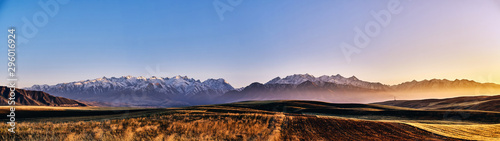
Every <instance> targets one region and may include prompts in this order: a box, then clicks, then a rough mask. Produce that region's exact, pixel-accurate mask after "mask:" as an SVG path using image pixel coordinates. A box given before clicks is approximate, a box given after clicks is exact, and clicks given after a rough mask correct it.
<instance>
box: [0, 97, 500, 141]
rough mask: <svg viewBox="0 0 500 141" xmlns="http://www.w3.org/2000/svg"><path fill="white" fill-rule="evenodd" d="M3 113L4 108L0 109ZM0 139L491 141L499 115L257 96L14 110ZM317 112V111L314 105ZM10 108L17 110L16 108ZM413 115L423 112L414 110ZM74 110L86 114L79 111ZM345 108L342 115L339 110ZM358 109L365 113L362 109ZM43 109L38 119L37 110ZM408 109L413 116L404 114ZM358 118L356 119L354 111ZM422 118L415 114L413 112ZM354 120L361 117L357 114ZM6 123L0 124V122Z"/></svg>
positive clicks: (496, 134) (1, 131)
mask: <svg viewBox="0 0 500 141" xmlns="http://www.w3.org/2000/svg"><path fill="white" fill-rule="evenodd" d="M0 109H1V111H2V112H6V111H5V110H6V109H5V108H4V107H0ZM18 109H19V110H20V111H19V112H21V113H22V112H26V113H25V114H27V113H28V112H29V113H33V114H30V116H27V117H25V118H21V116H17V115H16V117H19V120H18V123H17V129H16V134H15V135H12V134H9V133H8V132H7V130H0V140H125V141H126V140H498V138H500V137H499V136H500V133H499V132H500V131H499V124H498V123H494V122H495V121H496V120H498V118H497V117H498V113H494V112H493V113H491V112H481V111H474V112H472V113H471V117H474V116H475V115H480V116H485V117H482V118H471V119H470V120H463V121H446V120H443V119H442V115H441V118H438V116H428V115H432V114H440V113H441V112H442V111H425V110H416V109H411V108H399V107H393V106H380V105H374V104H368V105H364V104H331V103H323V102H315V101H259V102H240V103H232V104H220V105H206V106H194V107H185V108H165V109H158V108H100V107H77V108H71V107H64V108H59V107H31V106H25V107H19V108H18ZM321 109H322V110H321ZM16 112H17V111H16ZM413 112H417V113H420V112H429V113H428V114H415V113H413ZM79 113H85V115H81V114H79ZM339 113H344V114H339ZM363 113H364V114H363ZM43 114H50V115H47V116H41V117H38V115H43ZM401 114H413V115H412V116H416V117H412V118H408V117H409V116H408V115H401ZM360 115H363V116H360ZM418 116H422V117H418ZM358 117H361V118H358ZM0 125H1V126H2V127H7V125H6V124H5V122H2V123H0Z"/></svg>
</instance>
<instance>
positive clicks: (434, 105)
mask: <svg viewBox="0 0 500 141" xmlns="http://www.w3.org/2000/svg"><path fill="white" fill-rule="evenodd" d="M374 104H380V105H390V106H398V107H408V108H419V109H426V110H456V109H461V110H483V111H497V112H500V95H497V96H465V97H454V98H444V99H423V100H393V101H385V102H378V103H374Z"/></svg>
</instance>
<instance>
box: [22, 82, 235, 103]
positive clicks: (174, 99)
mask: <svg viewBox="0 0 500 141" xmlns="http://www.w3.org/2000/svg"><path fill="white" fill-rule="evenodd" d="M27 89H29V90H37V91H44V92H49V93H51V94H53V95H57V96H63V97H68V98H72V99H78V100H86V101H101V102H108V103H109V102H111V103H116V104H117V105H116V106H121V105H120V104H127V105H128V104H129V103H134V104H132V105H140V106H158V105H160V106H186V105H190V104H189V103H190V102H192V101H193V100H196V101H198V99H203V98H209V97H216V96H218V95H221V94H223V93H225V92H227V91H230V90H233V89H234V88H233V87H232V86H231V85H230V84H229V83H227V82H226V81H225V80H224V79H207V80H205V81H203V82H201V81H200V80H195V79H193V78H189V77H187V76H179V75H178V76H174V77H171V78H168V77H154V76H153V77H150V78H145V77H133V76H122V77H119V78H117V77H111V78H107V77H102V78H97V79H93V80H84V81H75V82H70V83H60V84H56V85H52V86H49V85H34V86H32V87H29V88H27ZM201 97H203V98H201ZM186 101H187V102H186Z"/></svg>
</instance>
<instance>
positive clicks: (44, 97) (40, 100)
mask: <svg viewBox="0 0 500 141" xmlns="http://www.w3.org/2000/svg"><path fill="white" fill-rule="evenodd" d="M0 93H1V94H2V96H1V97H0V105H9V104H8V101H9V99H8V98H9V97H10V96H9V94H10V88H7V87H5V86H0ZM15 94H16V96H15V98H16V99H15V100H14V101H15V102H16V105H17V106H19V105H29V106H87V104H84V103H82V102H79V101H75V100H71V99H67V98H64V97H57V96H52V95H50V94H47V93H45V92H42V91H29V90H23V89H16V91H15Z"/></svg>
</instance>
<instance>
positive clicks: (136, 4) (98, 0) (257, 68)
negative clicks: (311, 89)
mask: <svg viewBox="0 0 500 141" xmlns="http://www.w3.org/2000/svg"><path fill="white" fill-rule="evenodd" d="M41 1H46V0H41ZM38 2H39V1H38V0H26V1H19V0H1V1H0V27H2V28H3V30H7V29H8V27H11V26H13V27H16V28H17V29H18V30H17V31H18V32H17V34H18V36H25V35H23V31H21V30H22V26H23V25H24V24H25V23H24V22H23V21H22V18H23V17H25V18H26V19H28V20H30V21H32V17H33V15H34V14H35V13H37V12H40V11H43V9H42V8H41V7H40V6H39V5H38ZM212 2H213V0H196V1H195V0H189V1H187V0H165V1H160V0H156V1H148V3H146V2H144V1H138V0H85V1H83V0H82V1H80V0H78V1H76V0H73V1H70V2H69V3H67V4H64V5H60V7H59V12H58V13H57V14H56V15H55V16H54V17H49V21H48V22H47V24H46V25H45V26H43V27H38V28H37V29H38V33H37V34H36V35H35V36H34V37H32V38H30V39H29V42H27V43H22V44H19V45H17V47H18V51H17V54H18V56H17V57H18V61H17V64H18V72H17V73H18V76H19V86H20V87H27V86H31V85H33V84H56V83H62V82H71V81H79V80H86V79H94V78H99V77H103V76H106V77H113V76H114V77H119V76H125V75H132V76H151V75H156V76H162V77H165V76H168V77H172V76H175V75H183V76H184V75H187V76H189V77H193V78H195V79H200V80H202V81H203V80H205V79H207V78H225V79H226V81H228V82H229V83H231V84H232V85H233V86H234V87H242V86H246V85H248V84H250V83H252V82H261V83H265V82H267V81H269V80H270V79H272V78H274V77H277V76H280V77H284V76H287V75H291V74H302V73H309V74H312V75H315V76H320V75H335V74H341V75H343V76H346V77H349V76H352V75H355V76H356V77H358V78H359V79H361V80H366V81H376V82H382V83H385V84H398V83H401V82H404V81H410V80H414V79H416V80H423V79H432V78H440V79H443V78H445V79H452V80H454V79H457V78H458V79H472V80H476V81H479V82H494V83H500V1H493V0H440V1H435V0H422V1H420V0H419V1H407V0H401V5H400V6H401V7H402V8H403V10H402V11H401V13H399V14H394V15H392V20H391V21H390V23H389V25H388V26H387V27H383V28H382V29H381V32H380V34H379V35H378V36H376V37H373V38H371V43H370V44H369V45H368V46H367V47H366V48H363V49H361V52H360V53H359V54H354V55H352V57H351V61H350V62H348V61H347V60H346V59H345V57H344V55H343V54H342V51H341V50H340V47H339V46H340V44H341V43H342V42H346V43H348V44H353V38H354V36H355V33H354V30H353V29H354V28H355V27H360V28H362V29H363V28H364V26H365V24H367V23H368V22H370V21H374V20H375V19H374V17H372V16H371V15H370V11H375V12H377V11H380V10H384V9H387V3H388V2H389V0H376V1H375V0H348V1H345V0H314V1H306V0H273V1H269V0H244V1H243V2H242V3H241V4H240V5H237V6H235V7H233V8H234V10H233V11H231V12H226V13H224V20H221V19H219V16H218V15H217V13H216V11H215V9H214V6H213V5H212ZM221 2H224V3H226V1H225V0H221ZM2 36H7V32H4V35H2ZM2 41H5V42H6V40H2ZM0 53H2V54H4V55H5V57H6V54H7V47H4V49H2V50H1V51H0ZM4 61H5V63H4V65H1V66H0V69H2V70H7V69H6V68H7V65H6V63H7V59H5V60H4ZM157 67H158V68H159V70H158V71H157ZM2 75H3V76H5V78H6V77H7V72H6V71H5V72H4V74H2ZM0 82H2V83H4V84H5V85H6V83H7V82H6V80H1V81H0Z"/></svg>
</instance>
